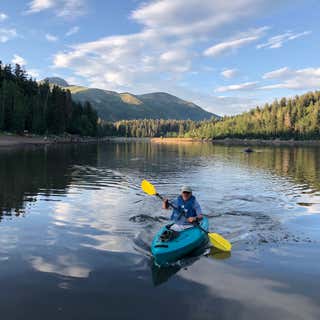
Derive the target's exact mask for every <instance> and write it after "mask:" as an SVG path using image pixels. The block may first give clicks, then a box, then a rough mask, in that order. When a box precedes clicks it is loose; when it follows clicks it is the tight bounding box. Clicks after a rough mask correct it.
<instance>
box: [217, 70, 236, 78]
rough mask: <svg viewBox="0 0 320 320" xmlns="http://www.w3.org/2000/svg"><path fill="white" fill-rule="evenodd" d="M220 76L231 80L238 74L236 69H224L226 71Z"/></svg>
mask: <svg viewBox="0 0 320 320" xmlns="http://www.w3.org/2000/svg"><path fill="white" fill-rule="evenodd" d="M220 74H221V75H222V76H223V77H225V78H226V79H231V78H234V77H235V76H236V75H237V74H238V70H237V69H226V70H223V71H222V72H221V73H220Z"/></svg>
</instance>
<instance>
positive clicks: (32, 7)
mask: <svg viewBox="0 0 320 320" xmlns="http://www.w3.org/2000/svg"><path fill="white" fill-rule="evenodd" d="M52 7H54V0H33V1H31V2H29V10H28V12H29V13H35V12H40V11H43V10H47V9H50V8H52Z"/></svg>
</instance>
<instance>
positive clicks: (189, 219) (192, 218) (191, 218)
mask: <svg viewBox="0 0 320 320" xmlns="http://www.w3.org/2000/svg"><path fill="white" fill-rule="evenodd" d="M195 221H197V218H195V217H189V218H188V222H189V223H193V222H195Z"/></svg>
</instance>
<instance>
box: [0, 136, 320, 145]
mask: <svg viewBox="0 0 320 320" xmlns="http://www.w3.org/2000/svg"><path fill="white" fill-rule="evenodd" d="M94 142H151V143H156V144H192V143H212V144H217V145H227V146H320V140H293V139H291V140H281V139H272V140H265V139H236V138H225V139H199V138H136V137H100V138H98V137H80V136H73V135H66V136H37V135H24V136H22V135H21V136H20V135H15V134H0V148H5V147H6V148H8V147H18V146H38V145H54V144H69V143H73V144H77V143H94Z"/></svg>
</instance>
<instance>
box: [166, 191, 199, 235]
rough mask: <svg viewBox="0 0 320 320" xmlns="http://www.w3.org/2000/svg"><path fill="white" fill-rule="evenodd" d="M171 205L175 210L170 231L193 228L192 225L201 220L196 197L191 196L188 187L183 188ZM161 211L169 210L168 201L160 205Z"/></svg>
mask: <svg viewBox="0 0 320 320" xmlns="http://www.w3.org/2000/svg"><path fill="white" fill-rule="evenodd" d="M172 204H173V206H174V207H176V208H177V209H173V211H172V214H171V218H170V219H171V220H172V221H173V224H172V225H170V230H173V231H178V232H179V231H182V230H184V229H186V228H190V227H192V226H193V223H194V222H195V221H197V220H201V219H202V210H201V207H200V204H199V202H198V201H197V199H196V197H195V196H194V195H193V194H192V188H191V187H190V186H183V187H182V188H181V194H180V195H179V196H178V198H177V199H175V200H173V201H172ZM162 208H163V209H169V201H168V199H165V200H164V201H163V204H162Z"/></svg>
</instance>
